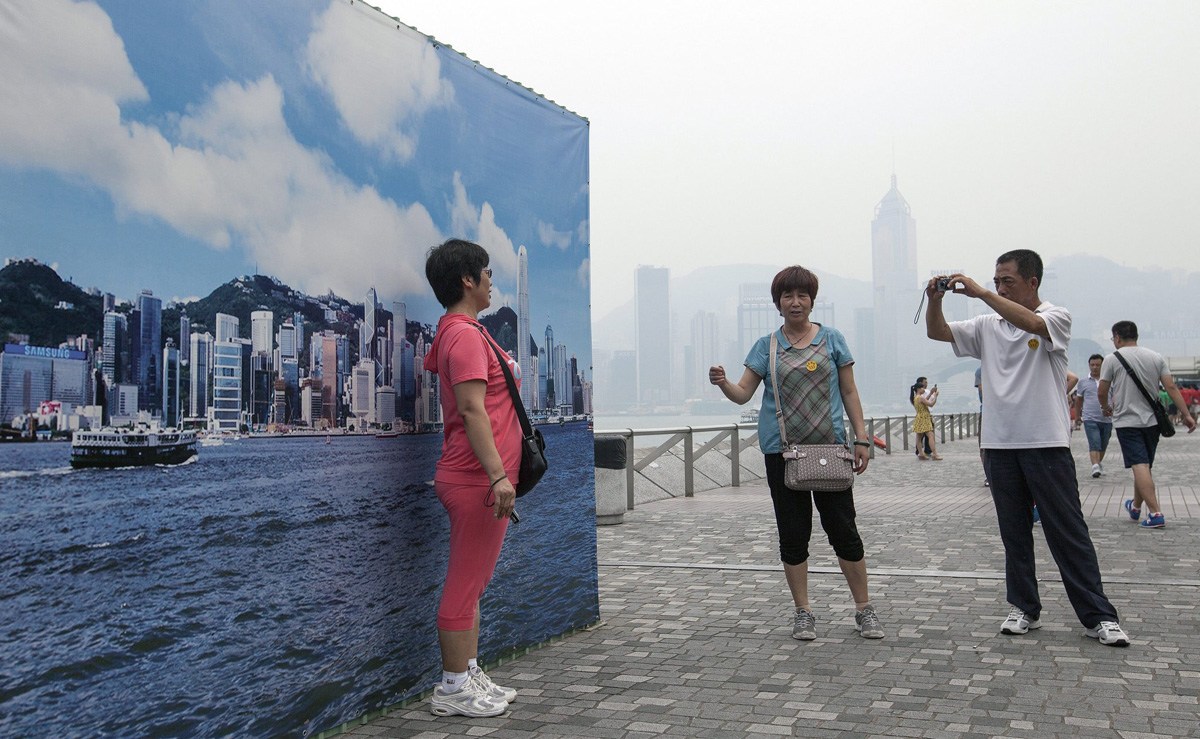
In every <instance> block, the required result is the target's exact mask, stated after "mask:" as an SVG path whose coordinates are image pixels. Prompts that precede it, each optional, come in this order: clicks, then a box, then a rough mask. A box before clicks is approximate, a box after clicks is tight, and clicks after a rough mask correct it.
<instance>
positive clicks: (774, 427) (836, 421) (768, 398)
mask: <svg viewBox="0 0 1200 739" xmlns="http://www.w3.org/2000/svg"><path fill="white" fill-rule="evenodd" d="M817 326H818V329H817V334H816V336H814V337H813V339H812V343H811V344H810V346H809V347H805V349H806V350H807V349H810V348H811V347H816V346H818V345H820V344H821V343H824V344H825V346H824V349H825V354H826V355H827V357H828V360H829V361H831V362H832V363H833V365H834V366H833V367H832V368H831V369H832V371H831V372H830V373H829V393H828V401H829V407H828V410H829V417H830V418H832V419H833V435H834V438H833V439H829V440H828V441H826V442H825V443H838V444H845V443H846V429H845V425H844V423H843V421H842V418H843V417H844V416H845V413H846V409H845V406H844V405H843V404H842V390H841V385H840V383H839V382H838V373H837V370H838V369H841V368H842V367H845V366H846V365H849V364H854V357H853V356H851V354H850V347H849V346H848V345H847V344H846V337H844V336H842V332H841V331H838V330H837V329H836V328H829V327H827V326H821V325H820V324H817ZM775 335H776V336H777V337H778V340H779V349H780V351H781V352H788V351H798V350H797V349H796V348H795V347H792V346H790V344H789V342H788V340H787V338H785V337H784V335H783V328H782V327H780V328H779V329H777V330H776V331H775ZM770 352H771V336H770V334H768V335H766V336H763V337H762V338H760V339H759V340H758V341H756V342H754V346H753V347H751V349H750V353H749V354H747V355H746V363H745V364H746V367H747V368H748V369H750V370H751V371H752V372H754V374H756V375H758V376H759V377H761V378H762V379H763V397H762V409H761V410H760V411H759V414H758V445H759V448H760V449H762V452H763V454H779V453H780V452H782V451H783V442H782V440H781V439H780V437H779V421H778V420H777V419H776V418H775V408H776V405H775V392H774V390H772V389H771V375H770V372H771V368H773V367H774V364H775V363H774V362H773V361H772V359H771V357H770V356H769V355H770ZM790 428H791V427H790V426H789V431H788V437H789V441H798V440H796V439H792V438H791V435H792V433H791V430H790Z"/></svg>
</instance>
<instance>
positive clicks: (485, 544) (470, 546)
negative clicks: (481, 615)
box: [434, 482, 508, 631]
mask: <svg viewBox="0 0 1200 739" xmlns="http://www.w3.org/2000/svg"><path fill="white" fill-rule="evenodd" d="M434 491H435V492H436V493H437V497H438V500H440V501H441V502H442V506H443V507H444V508H445V509H446V513H447V514H449V516H450V564H449V567H447V569H446V583H445V585H444V586H443V587H442V602H441V605H440V606H438V616H437V625H438V628H439V629H442V630H444V631H468V630H470V629H471V628H472V627H474V625H475V612H476V610H477V609H478V607H479V599H480V598H481V597H483V591H484V590H485V589H486V588H487V584H488V582H489V581H490V580H491V579H492V573H493V572H495V570H496V561H497V560H498V559H500V548H501V547H502V546H503V545H504V533H505V532H506V531H508V519H507V518H504V519H501V520H499V521H497V520H496V518H495V510H496V509H495V508H489V507H487V506H485V505H484V498H485V497H487V495H488V486H487V485H454V484H450V483H445V482H435V483H434ZM488 500H489V501H490V500H491V498H490V497H488Z"/></svg>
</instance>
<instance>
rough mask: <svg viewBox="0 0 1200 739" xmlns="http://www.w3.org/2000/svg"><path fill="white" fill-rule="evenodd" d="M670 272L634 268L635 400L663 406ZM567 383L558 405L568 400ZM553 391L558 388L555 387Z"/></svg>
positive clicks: (667, 390) (667, 385)
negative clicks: (636, 392)
mask: <svg viewBox="0 0 1200 739" xmlns="http://www.w3.org/2000/svg"><path fill="white" fill-rule="evenodd" d="M670 282H671V271H670V270H669V269H668V268H666V267H649V266H645V265H640V266H638V268H637V269H636V270H635V271H634V283H633V324H634V325H633V335H634V350H635V351H636V352H637V391H638V394H637V399H638V402H639V403H641V404H644V405H662V404H665V403H667V402H669V401H670V399H671V356H672V352H671V293H670ZM569 388H570V386H569V385H568V386H566V387H563V388H562V393H561V397H559V399H558V402H559V404H562V403H569V402H571V396H570V395H569V394H567V393H569V392H570V390H569ZM555 390H556V394H557V391H558V390H559V388H557V387H556V388H555Z"/></svg>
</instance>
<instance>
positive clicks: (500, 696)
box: [467, 665, 517, 703]
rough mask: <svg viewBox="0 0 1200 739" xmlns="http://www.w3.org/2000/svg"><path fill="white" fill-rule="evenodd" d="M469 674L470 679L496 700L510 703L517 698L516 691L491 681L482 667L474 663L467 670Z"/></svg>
mask: <svg viewBox="0 0 1200 739" xmlns="http://www.w3.org/2000/svg"><path fill="white" fill-rule="evenodd" d="M467 672H469V673H470V674H471V679H472V680H474V681H475V682H477V683H479V685H480V686H482V687H483V689H484V690H485V691H486V692H487V694H488V695H489V696H491V697H492V698H495V699H496V700H502V701H504V702H505V703H512V702H513V701H515V700H516V699H517V691H515V690H513V689H512V688H505V687H502V686H500V685H497V684H496V683H494V682H492V679H491V678H490V677H488V676H487V673H486V672H484V671H483V668H482V667H480V666H478V665H476V666H475V667H472V668H471V669H469V670H467Z"/></svg>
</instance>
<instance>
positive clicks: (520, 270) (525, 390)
mask: <svg viewBox="0 0 1200 739" xmlns="http://www.w3.org/2000/svg"><path fill="white" fill-rule="evenodd" d="M529 339H530V320H529V252H527V251H526V250H525V247H524V245H522V246H521V247H520V248H519V249H517V362H518V363H519V364H520V365H521V402H522V403H523V404H524V405H525V408H526V409H529V410H532V409H533V407H534V406H535V405H536V404H535V403H534V402H533V397H534V394H535V393H536V392H537V378H536V377H535V376H534V372H533V362H532V361H531V360H530V356H529V354H530V350H529Z"/></svg>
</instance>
